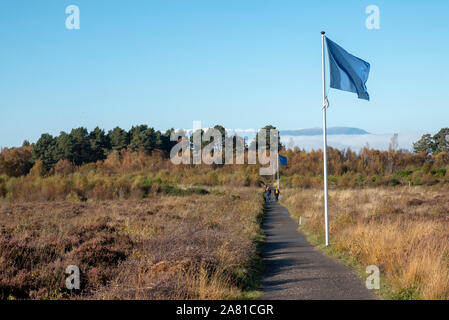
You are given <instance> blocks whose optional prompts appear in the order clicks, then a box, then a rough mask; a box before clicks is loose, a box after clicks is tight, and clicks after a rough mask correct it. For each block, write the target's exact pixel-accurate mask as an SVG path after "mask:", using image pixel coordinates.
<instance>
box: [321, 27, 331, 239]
mask: <svg viewBox="0 0 449 320" xmlns="http://www.w3.org/2000/svg"><path fill="white" fill-rule="evenodd" d="M324 34H325V32H324V31H322V32H321V47H322V48H321V49H322V58H323V61H322V62H323V163H324V167H323V169H324V233H325V237H326V246H328V245H329V216H328V203H327V128H326V108H327V101H326V77H325V68H324V38H325V35H324Z"/></svg>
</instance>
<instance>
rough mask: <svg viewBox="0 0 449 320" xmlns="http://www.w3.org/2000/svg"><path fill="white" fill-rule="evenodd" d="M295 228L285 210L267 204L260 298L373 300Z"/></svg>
mask: <svg viewBox="0 0 449 320" xmlns="http://www.w3.org/2000/svg"><path fill="white" fill-rule="evenodd" d="M297 227H298V225H297V223H296V222H295V221H294V220H293V219H292V218H291V217H290V215H289V213H288V211H287V209H286V208H284V207H282V206H281V205H279V203H277V202H271V203H269V204H268V205H267V212H266V217H265V221H264V225H263V229H264V232H265V235H266V241H265V244H264V247H263V257H264V261H265V265H266V269H265V274H264V277H263V278H262V281H261V283H262V285H263V296H262V299H273V300H281V299H287V300H301V299H375V296H374V294H373V293H371V292H370V291H369V290H367V289H366V288H365V286H364V283H363V281H362V280H361V279H360V278H359V277H358V276H357V275H356V274H355V273H354V272H353V271H351V270H349V269H348V268H347V267H346V266H345V265H343V264H342V263H341V262H339V261H337V260H334V259H332V258H329V257H327V256H325V255H324V254H322V253H321V252H319V251H317V250H316V249H315V248H314V247H313V246H312V245H311V244H310V243H309V242H307V240H306V239H305V237H304V235H302V234H301V233H299V232H298V231H297Z"/></svg>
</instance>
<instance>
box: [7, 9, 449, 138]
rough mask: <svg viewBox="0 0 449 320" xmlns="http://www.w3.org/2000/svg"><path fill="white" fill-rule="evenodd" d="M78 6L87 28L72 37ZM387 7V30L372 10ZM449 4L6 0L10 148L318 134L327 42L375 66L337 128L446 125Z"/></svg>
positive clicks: (333, 99)
mask: <svg viewBox="0 0 449 320" xmlns="http://www.w3.org/2000/svg"><path fill="white" fill-rule="evenodd" d="M71 4H75V5H78V6H79V8H80V12H81V29H80V30H67V29H66V27H65V19H66V17H67V15H66V13H65V8H66V7H67V6H68V5H71ZM370 4H374V5H377V6H378V7H379V8H380V19H381V20H380V30H368V29H366V27H365V20H366V17H367V14H366V13H365V8H366V7H367V6H368V5H370ZM448 13H449V1H435V0H434V1H426V2H423V1H407V2H404V1H392V0H389V1H377V0H371V1H360V0H358V1H298V0H292V1H285V0H279V1H262V0H257V1H254V0H244V1H242V0H240V1H236V0H178V1H173V0H165V1H155V0H146V1H143V0H142V1H137V0H134V1H121V0H120V1H119V0H116V1H100V0H71V1H64V0H43V1H31V0H29V1H23V0H14V1H12V0H2V1H1V4H0V39H1V44H2V45H1V49H0V146H14V145H20V144H21V143H22V141H23V140H24V139H29V140H30V141H36V140H37V139H38V138H39V136H40V134H41V133H43V132H49V133H51V134H54V135H56V134H58V133H59V132H60V131H63V130H64V131H70V129H71V128H74V127H79V126H85V127H87V128H88V129H93V128H94V127H95V126H97V125H98V126H100V127H102V128H105V129H111V128H113V127H115V126H117V125H118V126H121V127H123V128H125V129H129V128H130V127H131V126H132V125H135V124H142V123H145V124H149V125H150V126H153V127H155V128H157V129H161V130H165V129H167V128H170V127H175V128H181V127H183V128H191V127H192V121H193V120H201V121H202V124H203V126H213V125H215V124H222V125H224V126H225V127H228V128H255V129H257V128H261V127H262V126H264V125H266V124H268V123H270V124H273V125H275V126H277V127H278V128H281V129H293V128H310V127H320V126H321V39H320V31H321V30H325V31H326V33H327V35H328V36H329V38H331V39H332V40H333V41H335V42H337V43H338V44H339V45H341V46H342V47H344V48H345V49H346V50H348V51H349V52H350V53H352V54H354V55H356V56H358V57H360V58H362V59H364V60H366V61H368V62H370V64H371V73H370V78H369V80H368V82H367V87H368V92H369V93H370V96H371V101H370V102H366V101H364V100H358V99H357V97H356V95H354V94H351V93H347V92H340V91H336V90H331V91H330V94H329V100H330V103H331V107H330V109H329V112H328V125H329V126H353V127H359V128H363V129H365V130H367V131H369V132H372V133H379V134H381V133H393V132H409V131H417V130H418V131H422V132H424V131H428V132H436V131H438V130H439V129H440V128H441V127H447V126H448V119H449V103H448V102H447V98H446V94H445V92H447V90H448V87H449V78H448V71H449V60H448V59H447V53H448V49H449V45H448V42H447V41H446V37H447V35H446V32H447V30H448V26H449V22H448V19H447V17H448Z"/></svg>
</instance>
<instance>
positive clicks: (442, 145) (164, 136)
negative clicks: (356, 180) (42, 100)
mask: <svg viewBox="0 0 449 320" xmlns="http://www.w3.org/2000/svg"><path fill="white" fill-rule="evenodd" d="M214 128H215V129H218V130H219V131H220V132H221V135H222V139H221V141H218V142H215V143H217V144H218V145H221V146H224V144H225V142H226V140H227V139H233V140H234V142H236V140H237V138H238V137H236V136H231V137H229V136H228V135H227V132H226V130H225V128H224V127H223V126H220V125H216V126H215V127H214ZM269 129H276V128H275V127H274V126H271V125H267V126H265V127H264V128H262V129H261V130H269ZM173 132H174V129H169V130H167V131H166V132H165V133H162V132H161V131H158V130H155V129H154V128H152V127H149V126H147V125H138V126H133V127H132V128H131V129H130V130H129V131H126V130H124V129H122V128H120V127H116V128H114V129H112V130H110V131H108V132H105V130H102V129H100V128H99V127H96V128H95V129H93V130H92V131H90V132H89V131H88V130H87V129H86V128H83V127H81V128H76V129H73V130H71V131H70V133H66V132H64V131H63V132H61V133H60V134H59V135H58V136H55V137H54V136H52V135H50V134H48V133H45V134H42V135H41V137H40V138H39V139H38V140H37V142H36V143H33V144H31V143H29V142H28V141H25V142H24V143H23V146H22V147H19V148H4V149H3V150H2V151H1V152H0V174H6V175H8V176H11V177H18V176H21V175H26V174H28V173H29V172H30V170H31V168H32V167H33V165H34V164H35V163H36V162H37V161H39V163H40V165H41V166H42V167H43V168H42V170H45V171H46V172H48V171H50V170H51V169H52V168H54V167H55V165H56V164H57V163H58V162H62V161H65V162H66V163H70V164H71V165H73V166H81V165H83V164H86V163H93V162H97V161H102V160H105V159H106V158H107V157H108V156H110V155H111V154H112V153H114V152H116V153H119V154H120V152H121V151H122V150H127V151H128V152H140V153H143V154H147V155H150V154H151V153H152V152H153V151H154V150H161V151H162V154H163V155H164V156H165V158H166V159H168V157H169V154H170V150H171V149H172V147H173V146H174V145H175V144H176V143H177V141H171V140H170V136H171V134H172V133H173ZM259 132H260V131H259ZM199 133H200V134H201V135H203V134H205V132H204V130H202V129H201V130H200V132H199ZM177 134H183V135H184V134H185V133H179V132H178V133H177ZM448 135H449V129H448V128H445V129H441V130H440V131H439V132H438V133H437V134H435V135H433V136H432V135H430V134H427V135H424V136H423V137H422V138H421V139H420V140H419V141H417V142H416V143H415V144H414V148H413V153H412V152H408V151H406V150H398V151H395V150H392V149H391V148H390V150H388V151H379V150H374V149H369V148H364V149H362V150H361V151H360V152H358V153H356V152H353V151H351V150H349V149H347V150H337V149H333V148H329V150H330V151H329V169H330V171H331V172H332V173H333V174H336V175H342V174H345V173H347V172H357V173H361V174H364V175H365V174H367V175H383V174H390V173H392V172H395V171H396V170H402V169H404V168H408V167H420V166H422V165H424V164H425V163H435V165H437V166H444V165H446V164H448V163H449V160H448V159H449V155H448V154H449V139H448V138H447V137H448ZM257 136H258V135H256V137H255V139H254V140H253V141H252V142H251V144H252V143H257ZM190 138H191V139H192V136H191V137H190ZM268 139H269V135H267V144H268V143H269V141H268ZM240 140H241V141H242V143H244V144H245V146H244V147H245V150H247V149H248V146H247V144H246V142H245V141H244V139H243V138H240ZM208 143H212V141H203V140H202V147H204V145H206V144H208ZM195 147H196V146H195V145H194V144H193V141H192V140H191V148H195ZM281 149H283V146H282V145H280V150H281ZM293 151H294V152H293ZM285 155H286V156H287V157H288V158H289V166H288V167H287V168H285V170H284V171H285V173H286V174H287V175H293V174H295V173H296V174H300V175H319V174H320V172H321V170H322V162H321V158H322V154H321V151H320V150H318V151H311V152H306V151H304V150H301V149H299V148H297V149H296V150H288V151H287V152H286V154H285Z"/></svg>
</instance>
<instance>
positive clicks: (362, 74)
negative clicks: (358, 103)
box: [326, 37, 370, 100]
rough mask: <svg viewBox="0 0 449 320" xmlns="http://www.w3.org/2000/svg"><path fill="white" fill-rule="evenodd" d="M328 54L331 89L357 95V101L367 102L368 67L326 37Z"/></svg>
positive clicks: (367, 64) (366, 63) (364, 62)
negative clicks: (363, 100)
mask: <svg viewBox="0 0 449 320" xmlns="http://www.w3.org/2000/svg"><path fill="white" fill-rule="evenodd" d="M326 42H327V52H328V54H329V66H330V78H331V83H330V86H331V88H334V89H340V90H343V91H349V92H354V93H357V95H358V97H359V99H365V100H369V94H368V91H367V89H366V85H365V83H366V81H367V80H368V74H369V69H370V65H369V63H368V62H366V61H363V60H362V59H360V58H357V57H356V56H353V55H352V54H350V53H348V52H347V51H346V50H345V49H343V48H342V47H340V46H339V45H338V44H336V43H335V42H333V41H332V40H330V39H329V38H327V37H326Z"/></svg>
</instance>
